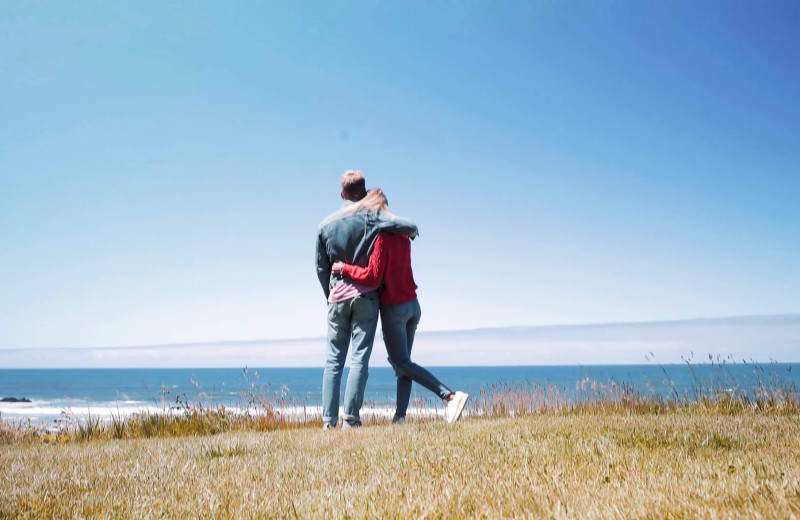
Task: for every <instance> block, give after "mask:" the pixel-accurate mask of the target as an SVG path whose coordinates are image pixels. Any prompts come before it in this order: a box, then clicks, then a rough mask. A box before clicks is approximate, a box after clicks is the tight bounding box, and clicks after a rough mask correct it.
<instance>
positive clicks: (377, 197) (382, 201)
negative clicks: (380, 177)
mask: <svg viewBox="0 0 800 520" xmlns="http://www.w3.org/2000/svg"><path fill="white" fill-rule="evenodd" d="M357 204H358V207H360V208H365V209H371V210H374V211H378V210H380V211H389V201H388V200H386V195H384V194H383V191H382V190H381V189H380V188H372V189H371V190H369V191H368V192H367V194H366V195H365V196H364V198H363V199H361V200H360V201H358V202H357Z"/></svg>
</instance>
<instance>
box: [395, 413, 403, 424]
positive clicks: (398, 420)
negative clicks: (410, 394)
mask: <svg viewBox="0 0 800 520" xmlns="http://www.w3.org/2000/svg"><path fill="white" fill-rule="evenodd" d="M405 423H406V418H405V416H400V415H395V416H394V417H392V424H405Z"/></svg>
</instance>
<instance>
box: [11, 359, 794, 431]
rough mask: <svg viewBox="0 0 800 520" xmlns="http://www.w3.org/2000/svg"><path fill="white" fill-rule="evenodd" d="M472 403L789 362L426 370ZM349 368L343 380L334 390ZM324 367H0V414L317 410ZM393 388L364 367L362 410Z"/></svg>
mask: <svg viewBox="0 0 800 520" xmlns="http://www.w3.org/2000/svg"><path fill="white" fill-rule="evenodd" d="M427 368H429V370H431V372H433V373H434V375H436V376H437V377H438V378H439V379H440V380H441V381H442V382H443V383H444V384H446V385H447V386H449V387H450V388H452V389H453V390H463V391H466V392H468V393H469V394H470V395H471V396H472V400H471V406H479V405H480V403H481V401H482V400H484V401H486V400H488V399H490V398H491V396H492V395H496V394H498V393H502V392H504V391H508V390H509V389H512V390H524V391H532V390H535V389H537V388H538V389H540V390H543V391H546V392H547V393H548V394H549V395H551V396H557V398H558V399H560V400H564V401H566V402H575V401H578V400H582V399H591V398H593V397H603V396H604V395H605V396H607V395H611V393H612V392H614V391H619V389H620V388H623V387H624V388H625V389H627V390H629V391H635V392H638V393H640V394H642V395H645V396H649V395H659V396H662V397H664V398H674V397H678V398H680V399H684V398H687V399H689V400H693V399H695V398H696V397H697V396H698V393H702V394H703V395H717V394H719V393H720V392H724V393H734V394H741V393H742V392H749V393H750V395H755V393H757V392H758V391H759V389H767V390H775V389H778V388H795V389H796V388H797V386H798V384H800V375H799V374H798V370H793V366H792V364H791V363H769V364H749V363H711V362H709V363H702V364H691V365H690V364H682V365H655V364H648V365H593V366H481V367H475V366H471V367H427ZM346 378H347V372H345V375H344V377H343V383H342V392H344V382H345V381H346ZM321 382H322V368H321V367H319V368H248V369H233V368H217V369H211V368H199V369H188V368H176V369H0V398H17V399H22V398H24V399H27V400H30V402H16V403H14V402H0V417H1V418H2V419H3V420H6V421H11V422H27V421H31V422H32V423H34V424H40V425H41V424H52V423H53V422H55V421H58V420H59V419H62V420H63V418H64V417H65V416H71V417H78V418H81V417H82V418H86V417H88V416H89V415H92V416H94V417H100V418H106V419H107V418H109V417H111V416H112V415H115V416H123V417H124V416H127V415H129V414H132V413H137V412H142V411H159V410H164V409H165V408H166V407H169V406H174V405H176V404H179V403H180V402H186V403H192V404H198V403H202V404H204V405H216V406H219V405H223V406H225V407H227V408H234V409H235V408H243V407H246V406H247V404H248V403H249V402H250V401H251V400H252V398H253V397H255V398H256V399H261V400H270V401H272V402H274V403H275V404H276V405H277V406H278V407H279V408H284V409H286V410H290V409H291V410H295V412H296V411H297V410H302V413H304V414H310V415H312V416H313V415H314V414H317V415H319V414H320V407H321ZM394 394H395V377H394V373H393V371H392V369H391V368H388V367H374V368H370V375H369V381H368V383H367V391H366V396H365V409H369V410H373V411H376V410H378V411H383V412H385V413H390V411H391V409H392V406H393V403H394ZM412 399H413V400H412V408H414V407H417V408H425V409H434V408H436V407H437V406H438V402H437V401H438V400H437V399H436V397H435V396H434V395H433V394H432V393H431V392H429V391H427V390H426V389H425V388H423V387H421V386H419V385H416V384H415V385H414V394H413V395H412Z"/></svg>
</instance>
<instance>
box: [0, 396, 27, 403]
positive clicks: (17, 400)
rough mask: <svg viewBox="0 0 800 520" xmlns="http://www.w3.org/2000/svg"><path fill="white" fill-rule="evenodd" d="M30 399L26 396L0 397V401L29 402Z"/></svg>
mask: <svg viewBox="0 0 800 520" xmlns="http://www.w3.org/2000/svg"><path fill="white" fill-rule="evenodd" d="M30 402H31V400H30V399H28V398H27V397H4V398H2V399H0V403H30Z"/></svg>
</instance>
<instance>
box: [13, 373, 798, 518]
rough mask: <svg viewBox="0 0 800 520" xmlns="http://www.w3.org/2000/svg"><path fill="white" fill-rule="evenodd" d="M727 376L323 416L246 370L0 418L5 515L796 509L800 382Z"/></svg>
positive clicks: (486, 395)
mask: <svg viewBox="0 0 800 520" xmlns="http://www.w3.org/2000/svg"><path fill="white" fill-rule="evenodd" d="M691 368H692V367H691V365H689V369H690V370H691ZM722 368H723V369H724V368H725V367H724V365H723V367H722ZM722 383H723V384H710V385H709V384H706V383H705V382H701V381H700V380H697V385H696V387H695V389H694V392H693V395H692V396H688V395H684V396H680V395H678V394H677V393H676V394H675V395H674V396H672V397H670V398H663V397H659V396H657V395H648V396H645V395H642V394H640V393H638V392H637V391H636V390H635V389H634V388H633V387H632V386H631V385H626V384H624V383H623V384H618V383H615V382H613V381H612V382H609V383H606V384H598V383H597V382H595V381H590V380H581V381H579V382H578V383H576V394H573V395H566V394H565V393H564V390H563V389H559V388H555V387H552V386H546V385H541V384H540V383H538V382H535V383H530V384H501V383H498V384H497V385H494V386H492V387H489V388H487V389H486V390H484V391H482V392H480V395H477V396H474V399H473V401H472V404H471V406H470V409H469V411H470V413H471V415H470V416H468V417H466V418H465V419H463V420H462V421H459V422H458V423H456V424H455V425H453V426H447V425H446V424H444V421H442V420H441V419H435V418H428V419H422V420H421V419H417V420H414V419H411V420H410V421H409V423H408V424H406V425H405V426H400V427H397V426H391V425H389V424H388V421H385V420H380V419H373V420H371V421H369V422H368V423H367V426H365V427H364V428H361V429H358V430H348V431H342V430H338V431H322V430H321V429H320V425H321V423H320V421H319V419H316V420H315V419H313V418H308V417H306V416H301V417H300V418H298V417H293V418H289V419H287V418H284V417H283V416H282V415H281V414H280V411H279V410H280V407H281V406H283V405H285V404H286V402H285V401H275V400H270V399H264V398H263V397H262V396H263V395H265V394H264V392H263V391H260V390H258V389H257V388H256V386H255V385H252V388H251V390H250V391H248V393H247V394H246V395H244V396H243V400H244V402H245V406H243V407H241V408H242V409H243V410H244V413H242V412H241V411H235V412H234V411H231V410H228V409H226V408H225V407H222V406H216V405H207V404H205V402H204V400H203V394H202V393H199V394H198V397H197V398H194V399H192V400H191V402H190V401H189V400H188V399H187V398H186V396H185V395H171V394H169V393H168V392H167V391H165V396H166V397H167V398H169V399H168V400H171V401H172V404H171V405H170V406H168V407H165V408H164V410H163V412H162V413H141V414H135V415H133V416H129V417H121V416H116V417H112V419H111V421H101V420H99V419H98V418H96V417H92V416H88V417H86V418H78V417H74V416H66V417H65V419H64V421H63V422H62V427H61V429H60V430H58V431H57V432H55V433H48V432H47V431H44V430H41V429H39V428H37V427H36V426H35V425H33V424H30V423H19V424H9V423H7V422H4V421H3V420H2V418H0V467H2V468H3V471H1V472H0V518H140V517H142V518H162V517H163V518H319V517H331V516H334V517H344V518H642V519H651V518H652V519H662V518H666V519H680V518H686V519H694V518H800V462H798V461H800V401H799V400H798V395H797V392H796V389H795V388H794V387H793V386H787V385H783V384H780V382H779V381H777V380H768V379H767V378H764V383H763V384H762V382H761V381H759V384H758V387H757V391H755V392H754V391H751V390H747V391H746V390H739V389H740V388H745V387H744V385H741V386H740V385H737V384H736V381H729V380H726V381H723V382H722ZM716 388H726V389H730V388H732V389H733V391H722V392H720V391H718V390H716ZM576 396H577V397H576ZM292 404H294V403H292ZM423 405H425V406H430V405H431V403H423Z"/></svg>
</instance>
